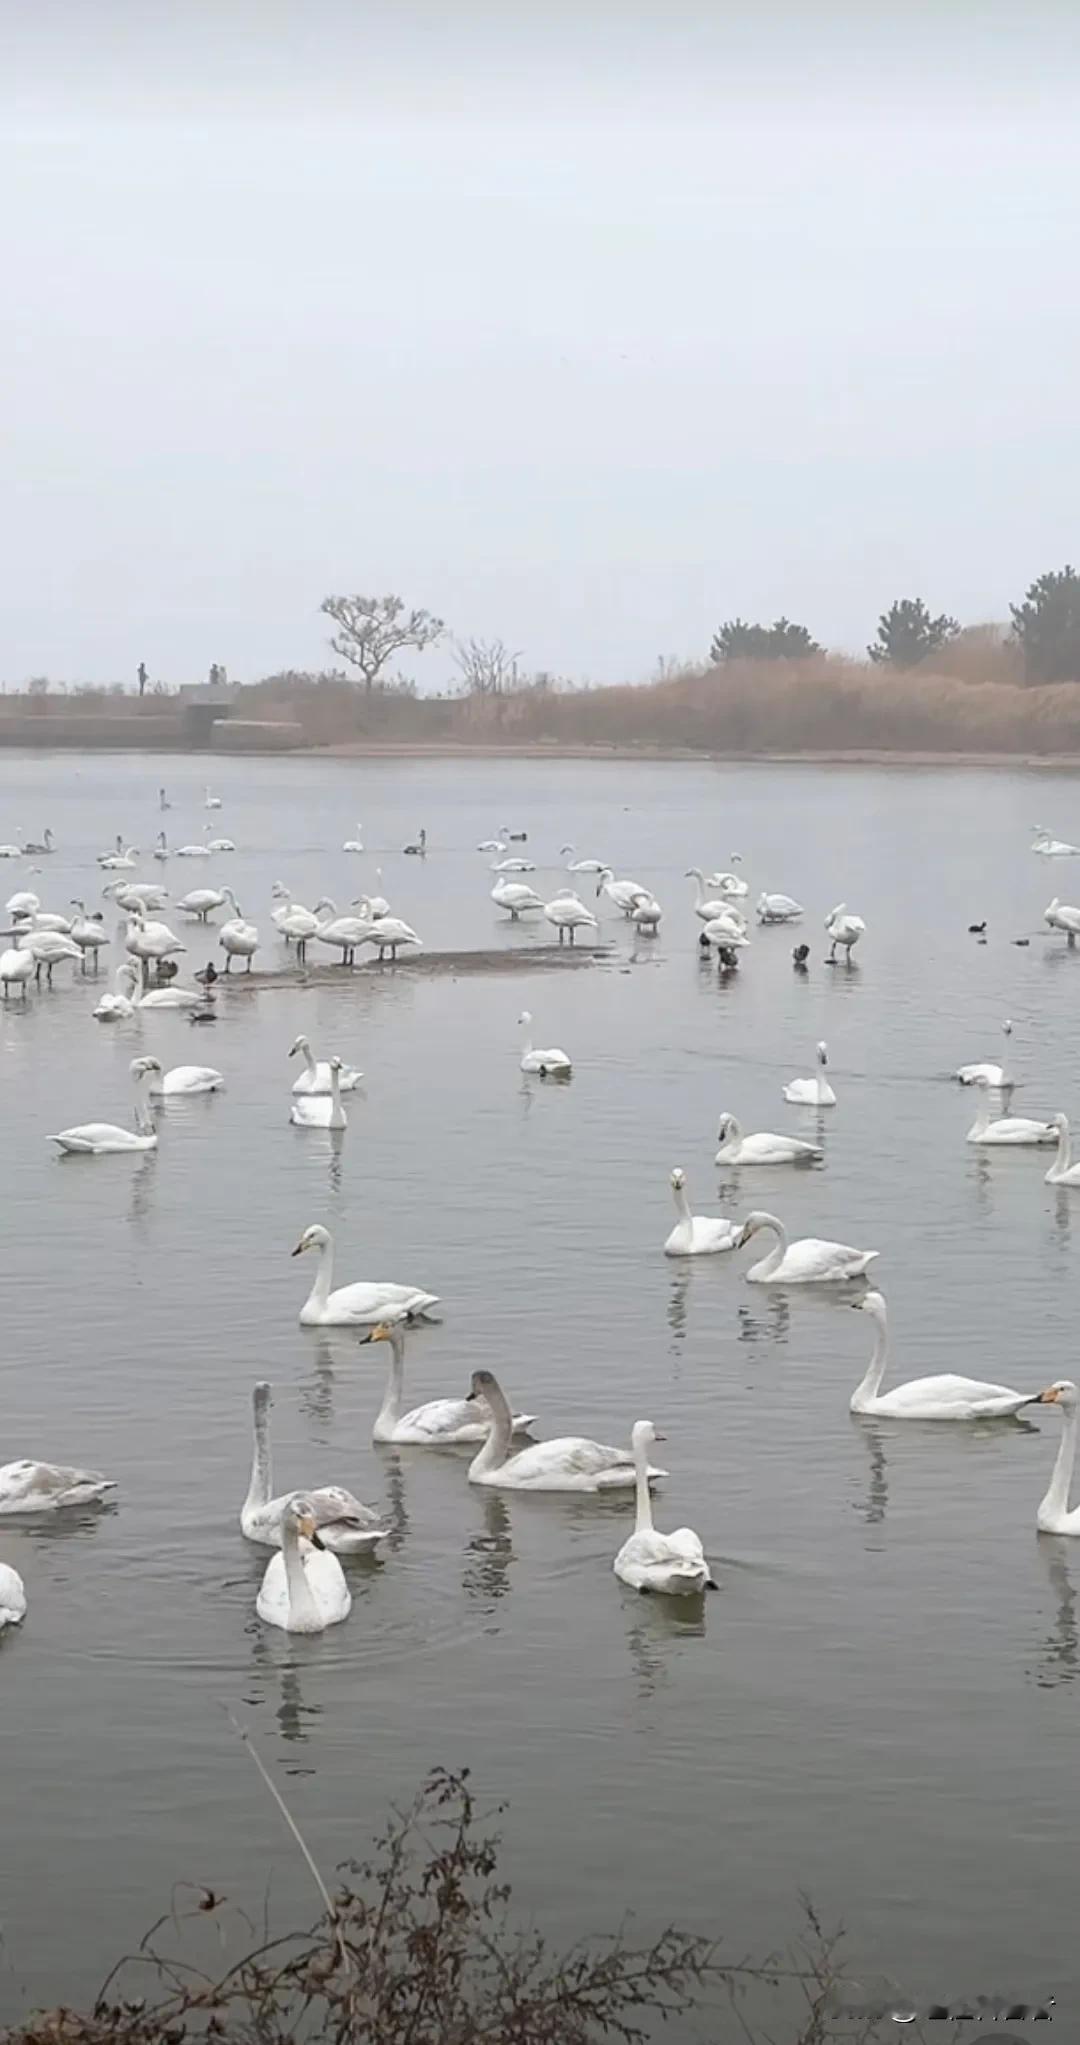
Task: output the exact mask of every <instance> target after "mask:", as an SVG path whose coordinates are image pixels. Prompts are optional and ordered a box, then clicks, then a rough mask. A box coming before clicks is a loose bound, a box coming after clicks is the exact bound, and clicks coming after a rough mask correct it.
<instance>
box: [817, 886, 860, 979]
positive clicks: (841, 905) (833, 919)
mask: <svg viewBox="0 0 1080 2045" xmlns="http://www.w3.org/2000/svg"><path fill="white" fill-rule="evenodd" d="M865 929H866V925H865V923H864V922H863V919H862V917H861V916H853V915H852V914H851V913H850V911H849V909H848V906H847V903H846V902H838V903H837V905H836V907H835V909H830V910H829V913H828V915H827V916H826V918H825V934H826V936H827V937H828V939H829V946H830V949H829V964H830V965H832V964H833V962H834V961H835V958H836V947H837V945H839V946H840V948H841V950H842V951H843V953H844V956H845V958H846V960H847V963H848V965H849V966H850V964H851V954H852V952H853V950H854V948H855V946H856V945H857V944H858V942H859V939H860V937H861V936H862V935H863V932H864V931H865Z"/></svg>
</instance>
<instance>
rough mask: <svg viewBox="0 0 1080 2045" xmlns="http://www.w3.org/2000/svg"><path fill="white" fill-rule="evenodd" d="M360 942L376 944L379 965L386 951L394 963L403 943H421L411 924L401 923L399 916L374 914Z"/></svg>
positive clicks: (420, 944)
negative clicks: (374, 916)
mask: <svg viewBox="0 0 1080 2045" xmlns="http://www.w3.org/2000/svg"><path fill="white" fill-rule="evenodd" d="M362 942H363V943H364V944H375V945H378V948H379V963H380V965H381V963H382V961H383V959H384V958H385V957H386V954H387V952H389V954H390V957H391V960H392V961H394V962H395V963H396V961H397V955H398V952H399V951H400V949H401V946H402V945H403V944H415V945H416V946H417V947H418V948H422V945H423V940H422V939H421V938H419V937H418V936H417V934H416V932H415V930H414V929H413V928H412V925H411V924H409V923H403V922H402V920H401V917H400V916H376V918H375V920H374V922H371V923H369V924H368V926H367V929H366V931H365V933H364V937H363V940H362Z"/></svg>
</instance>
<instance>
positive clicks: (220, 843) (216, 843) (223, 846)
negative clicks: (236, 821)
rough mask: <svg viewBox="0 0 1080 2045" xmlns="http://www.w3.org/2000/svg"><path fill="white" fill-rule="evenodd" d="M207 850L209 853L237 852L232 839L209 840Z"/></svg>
mask: <svg viewBox="0 0 1080 2045" xmlns="http://www.w3.org/2000/svg"><path fill="white" fill-rule="evenodd" d="M206 849H207V851H208V852H235V851H236V846H235V845H234V844H233V841H232V839H231V838H208V839H207V841H206Z"/></svg>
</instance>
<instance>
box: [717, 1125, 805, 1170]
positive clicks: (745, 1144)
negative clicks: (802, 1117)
mask: <svg viewBox="0 0 1080 2045" xmlns="http://www.w3.org/2000/svg"><path fill="white" fill-rule="evenodd" d="M717 1140H718V1142H719V1144H720V1148H719V1150H718V1151H717V1153H716V1163H717V1164H718V1165H791V1164H811V1163H813V1162H814V1161H815V1160H820V1159H821V1157H822V1156H823V1152H822V1151H820V1150H819V1149H818V1146H817V1144H816V1143H804V1142H803V1140H802V1138H801V1137H800V1136H774V1135H772V1133H771V1131H769V1130H764V1129H763V1130H760V1131H758V1132H757V1134H755V1135H753V1136H744V1135H743V1132H742V1123H741V1122H739V1121H737V1120H736V1118H735V1116H734V1115H721V1117H720V1127H719V1129H718V1131H717Z"/></svg>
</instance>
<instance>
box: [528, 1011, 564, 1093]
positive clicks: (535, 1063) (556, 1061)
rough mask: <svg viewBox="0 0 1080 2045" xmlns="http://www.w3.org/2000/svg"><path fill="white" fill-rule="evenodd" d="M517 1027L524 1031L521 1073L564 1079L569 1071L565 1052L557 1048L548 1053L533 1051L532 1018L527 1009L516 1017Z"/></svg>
mask: <svg viewBox="0 0 1080 2045" xmlns="http://www.w3.org/2000/svg"><path fill="white" fill-rule="evenodd" d="M518 1027H519V1029H523V1030H524V1031H525V1049H524V1051H523V1052H522V1056H521V1070H522V1072H538V1073H539V1074H540V1076H541V1078H545V1077H546V1076H547V1074H548V1073H551V1074H552V1075H553V1076H555V1077H561V1078H565V1077H566V1076H567V1075H568V1074H569V1072H570V1070H571V1065H570V1060H569V1058H568V1057H567V1055H566V1052H565V1051H560V1050H558V1049H557V1048H556V1049H552V1050H549V1051H534V1050H533V1041H532V1016H531V1015H530V1013H529V1011H528V1009H527V1008H523V1009H522V1011H521V1014H520V1015H519V1016H518Z"/></svg>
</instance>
